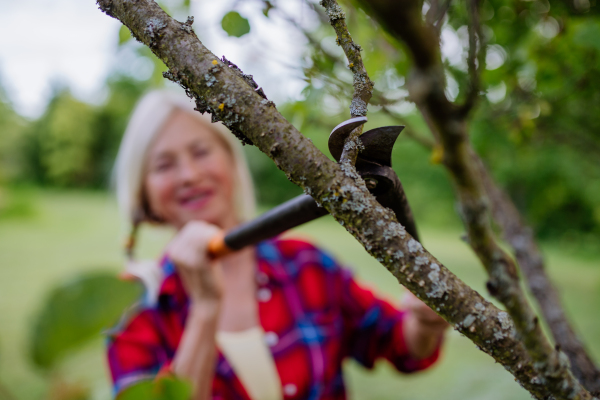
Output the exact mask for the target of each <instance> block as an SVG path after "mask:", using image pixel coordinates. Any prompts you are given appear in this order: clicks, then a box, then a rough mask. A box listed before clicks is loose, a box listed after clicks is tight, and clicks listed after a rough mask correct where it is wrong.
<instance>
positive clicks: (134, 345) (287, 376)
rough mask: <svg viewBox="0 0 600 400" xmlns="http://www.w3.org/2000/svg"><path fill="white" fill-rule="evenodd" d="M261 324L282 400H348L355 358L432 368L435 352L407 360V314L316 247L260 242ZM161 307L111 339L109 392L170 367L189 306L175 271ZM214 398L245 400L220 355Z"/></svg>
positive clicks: (168, 274) (168, 273) (169, 268)
mask: <svg viewBox="0 0 600 400" xmlns="http://www.w3.org/2000/svg"><path fill="white" fill-rule="evenodd" d="M256 254H257V259H258V260H257V261H258V263H257V264H258V268H257V273H256V281H257V287H258V290H257V300H258V312H259V319H260V324H261V326H262V328H263V330H264V331H265V340H266V342H267V344H268V345H269V346H270V349H271V352H272V355H273V359H274V361H275V365H276V368H277V371H278V373H279V376H280V378H281V382H282V385H283V393H284V396H285V398H286V399H328V400H329V399H331V400H333V399H345V398H346V393H345V389H344V382H343V379H342V361H343V360H344V359H345V358H346V357H352V358H354V359H355V360H357V361H358V362H359V363H361V364H362V365H364V366H365V367H367V368H371V367H372V366H373V364H374V362H375V360H377V359H378V358H385V359H387V360H388V361H389V362H391V363H392V364H393V365H394V366H395V367H396V368H397V369H398V370H399V371H402V372H413V371H418V370H421V369H424V368H426V367H428V366H430V365H431V364H432V363H433V362H434V361H435V360H436V359H437V357H438V354H439V348H438V349H437V350H436V351H435V352H434V354H433V355H432V356H430V357H428V358H426V359H423V360H416V359H414V358H412V357H411V356H410V355H409V354H408V351H407V349H406V344H405V342H404V337H403V334H402V321H403V317H404V315H405V313H404V312H403V311H399V310H398V309H396V308H394V307H393V306H392V305H390V304H389V303H387V302H386V301H383V300H381V299H378V298H377V297H375V296H374V295H373V293H372V292H371V291H370V290H367V289H365V288H363V287H361V286H360V285H359V284H357V283H356V282H355V280H354V279H353V278H352V276H351V274H350V272H349V271H347V270H346V269H343V268H341V267H340V266H339V265H338V264H337V263H336V262H335V261H334V260H333V259H332V258H331V257H329V256H328V255H326V254H325V253H323V252H322V251H321V250H319V249H317V248H315V247H314V246H312V245H310V244H308V243H306V242H302V241H298V240H275V241H266V242H263V243H261V244H259V245H258V246H257V247H256ZM162 268H163V271H164V274H165V279H164V281H163V283H162V287H161V290H160V294H159V298H158V302H157V304H156V305H153V306H152V307H145V308H143V309H142V310H141V311H140V312H139V313H138V314H136V315H135V316H134V317H133V318H130V319H129V320H128V321H127V322H126V323H124V324H123V326H122V327H120V328H118V329H117V330H116V331H114V332H113V333H111V334H110V336H109V346H108V361H109V365H110V370H111V373H112V378H113V381H114V388H115V392H116V393H118V392H119V391H120V390H122V389H123V388H125V387H127V386H130V385H131V384H133V383H135V382H137V381H139V380H143V379H152V378H154V377H155V376H156V374H157V373H158V372H159V370H161V368H165V367H166V366H168V365H169V363H170V362H171V360H172V359H173V357H174V355H175V352H176V350H177V346H178V344H179V340H180V338H181V335H182V333H183V330H184V327H185V321H186V315H187V307H188V299H187V297H186V294H185V292H184V289H183V286H182V284H181V281H180V279H179V277H178V275H177V273H176V272H175V269H174V266H173V265H172V263H171V262H170V261H169V260H168V259H165V260H163V263H162ZM212 396H213V399H228V400H229V399H231V400H234V399H236V400H237V399H244V400H249V397H248V394H247V393H246V391H245V389H244V387H243V386H242V384H241V382H240V380H239V379H238V378H237V377H236V375H235V373H234V372H233V370H232V368H231V366H230V365H229V363H228V362H227V360H226V359H225V358H224V357H223V355H222V354H219V356H218V360H217V365H216V369H215V377H214V380H213V389H212Z"/></svg>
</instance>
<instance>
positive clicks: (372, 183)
mask: <svg viewBox="0 0 600 400" xmlns="http://www.w3.org/2000/svg"><path fill="white" fill-rule="evenodd" d="M365 185H367V189H369V190H373V189H375V188H376V187H377V179H375V178H365Z"/></svg>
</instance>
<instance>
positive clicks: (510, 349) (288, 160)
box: [98, 0, 591, 399]
mask: <svg viewBox="0 0 600 400" xmlns="http://www.w3.org/2000/svg"><path fill="white" fill-rule="evenodd" d="M98 4H99V6H100V9H101V10H103V11H104V12H105V13H107V14H108V15H110V16H112V17H115V18H118V19H119V20H120V21H121V22H123V23H124V24H125V25H126V26H127V27H128V28H129V29H130V30H131V31H132V33H133V35H134V37H135V38H136V39H138V40H139V41H141V42H142V43H144V44H146V45H147V46H149V47H150V49H151V50H152V51H153V52H154V54H156V55H157V56H158V57H159V58H160V59H161V60H162V61H163V62H164V63H165V64H166V65H167V66H168V67H169V69H170V76H171V78H172V79H175V80H177V81H178V82H179V83H180V84H181V85H182V86H183V87H184V88H186V91H187V92H188V94H189V95H190V96H192V97H194V98H195V99H196V103H197V105H198V109H199V110H200V111H203V112H210V113H211V114H213V116H214V117H215V118H216V119H219V120H222V121H223V122H224V123H225V124H226V125H227V126H229V127H230V128H231V129H232V130H233V131H234V132H235V133H236V134H237V135H240V136H242V138H244V139H245V140H247V141H249V142H252V143H253V144H255V145H256V146H257V147H258V148H259V149H260V150H261V151H263V152H264V153H265V154H267V155H268V156H269V157H270V158H271V159H273V161H274V162H275V163H276V165H277V166H278V167H279V168H280V169H282V170H283V171H284V172H285V173H286V174H287V176H288V177H289V179H290V180H292V181H293V182H294V183H296V184H298V185H299V186H301V187H302V188H304V190H305V192H306V193H308V194H310V195H312V196H313V197H314V198H315V199H316V200H317V201H318V202H319V203H320V204H322V205H323V206H324V207H325V208H326V209H327V210H328V211H329V212H330V213H331V214H332V215H333V217H334V218H335V219H336V220H337V221H338V222H339V223H340V224H341V225H343V226H344V227H345V228H346V229H347V230H348V231H349V232H350V233H351V234H352V235H353V236H354V237H355V238H356V239H357V240H358V241H359V242H360V243H361V244H362V245H363V246H364V247H365V249H366V250H367V251H368V252H369V253H370V254H371V255H372V256H373V257H375V258H376V259H377V260H378V261H380V262H381V264H382V265H384V266H385V267H386V268H387V269H388V270H389V271H390V272H391V273H392V274H393V275H394V276H395V277H396V278H397V279H398V281H399V282H400V283H401V284H403V285H404V286H405V287H407V288H408V289H409V290H410V291H411V292H413V293H414V294H415V295H417V296H418V297H419V298H421V299H422V300H423V301H424V302H425V303H426V304H427V305H429V306H430V307H431V308H432V309H434V310H435V311H436V312H437V313H438V314H439V315H441V316H442V317H443V318H444V319H445V320H446V321H448V322H449V323H451V324H452V325H453V326H454V327H455V329H457V330H459V331H460V332H461V333H463V334H464V335H465V336H467V337H468V338H469V339H471V340H472V341H473V342H474V343H475V344H476V345H477V346H478V347H479V348H480V349H481V350H483V351H484V352H486V353H488V354H490V355H491V356H492V357H494V359H495V360H496V361H498V362H499V363H501V364H502V365H503V366H504V367H505V368H506V369H507V370H508V371H510V372H511V373H512V374H513V375H514V376H515V378H516V379H517V380H518V382H519V383H520V384H521V385H522V386H523V387H525V388H526V389H527V390H528V391H529V392H531V393H532V394H533V395H534V396H535V397H536V398H538V399H549V398H550V396H551V395H553V394H554V395H555V397H557V398H573V399H582V398H591V396H589V395H588V394H586V392H581V391H574V389H573V386H572V385H571V384H570V383H571V382H567V385H566V386H565V388H566V389H565V388H563V389H561V390H559V389H556V390H555V386H554V381H553V379H548V377H547V376H544V375H540V374H539V370H540V366H538V365H536V366H535V367H534V362H533V361H532V360H531V358H530V357H529V356H528V354H527V351H526V350H525V348H524V346H523V343H522V342H521V341H520V340H518V339H517V338H516V332H515V330H514V325H513V322H512V321H511V318H510V317H509V315H508V314H507V313H506V312H503V311H501V310H499V309H498V308H497V307H495V306H494V305H492V304H490V303H489V302H487V301H486V300H485V299H484V298H483V297H482V296H481V295H479V294H478V293H477V292H475V291H474V290H473V289H471V288H470V287H469V286H467V285H466V284H465V283H464V282H462V281H461V280H460V279H458V278H457V277H456V276H455V275H454V274H453V273H452V272H450V271H449V270H448V269H447V268H445V267H444V266H443V265H442V264H441V263H440V262H439V261H438V260H437V259H436V258H435V257H434V256H433V255H431V254H430V253H429V252H428V251H427V250H425V249H424V248H423V247H422V246H421V244H420V243H419V242H417V241H416V240H414V239H413V238H411V237H410V235H408V234H407V233H406V232H405V230H404V228H403V227H402V226H401V225H400V224H398V223H397V221H396V220H395V217H394V214H393V212H391V211H390V210H389V209H386V208H383V207H382V206H381V205H379V203H377V201H376V200H375V198H374V197H373V196H371V195H370V193H369V192H368V190H367V189H366V187H365V185H364V181H363V180H362V179H361V178H360V177H359V176H358V174H357V173H356V171H355V170H354V168H353V167H351V166H347V165H340V164H336V163H333V162H332V161H330V160H329V159H328V158H327V157H326V156H325V155H324V154H323V153H321V152H320V151H319V150H318V149H317V148H316V147H315V146H314V145H313V144H312V142H311V141H310V140H308V139H307V138H305V137H304V136H303V135H302V134H301V133H300V132H298V131H297V130H296V129H295V128H294V127H293V126H292V125H291V124H290V123H289V122H287V121H286V120H285V119H284V118H283V116H281V114H279V112H277V110H276V109H275V107H274V105H273V104H272V103H271V102H269V101H268V100H266V99H264V98H263V97H261V96H260V95H259V94H258V93H257V92H256V91H255V88H254V86H253V85H251V84H249V82H248V81H247V80H246V79H244V77H243V76H242V75H241V74H240V72H238V71H237V70H236V69H235V68H232V67H230V66H229V64H226V63H224V62H222V61H220V60H219V59H218V58H217V57H216V56H215V55H213V54H212V53H211V52H210V51H209V50H208V49H206V48H205V47H204V46H203V45H202V43H201V42H200V41H199V40H198V38H197V37H196V36H195V34H194V33H193V31H192V30H191V29H189V25H186V24H184V23H180V22H177V21H175V20H174V19H172V18H170V17H169V16H168V15H167V14H166V13H165V12H164V11H163V10H162V9H161V8H160V7H159V6H158V5H157V4H156V3H155V2H154V1H152V0H98ZM427 59H428V56H427V55H424V56H423V57H422V59H421V61H420V62H421V63H422V62H424V61H427ZM521 329H522V327H521ZM561 365H562V364H561ZM561 382H563V381H561ZM564 390H568V391H569V394H568V396H564V397H563V396H562V393H563V392H564ZM558 394H561V395H558Z"/></svg>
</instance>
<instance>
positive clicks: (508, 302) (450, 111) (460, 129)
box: [361, 0, 591, 400]
mask: <svg viewBox="0 0 600 400" xmlns="http://www.w3.org/2000/svg"><path fill="white" fill-rule="evenodd" d="M361 3H362V4H363V6H364V7H365V8H366V9H367V10H371V16H373V17H374V18H375V19H377V20H378V21H379V22H380V23H381V24H382V25H383V27H384V28H385V29H386V30H387V31H388V32H389V33H391V34H392V35H393V36H394V37H395V38H397V39H398V40H401V41H403V42H404V43H405V44H406V45H407V47H408V49H409V50H410V52H411V53H412V56H413V59H414V61H415V68H414V70H413V72H412V74H411V76H410V81H409V92H410V93H411V98H412V99H413V100H414V101H415V103H416V104H417V106H418V107H419V109H420V110H421V111H422V113H423V114H424V117H425V119H426V120H429V124H430V127H431V128H432V132H433V133H434V134H435V135H436V136H437V138H438V141H439V143H440V144H441V145H442V147H443V153H444V156H443V162H444V165H445V166H446V167H447V169H448V170H449V172H450V174H451V175H452V177H453V181H454V186H455V188H456V192H457V195H458V199H459V204H460V213H461V217H462V219H463V222H464V224H465V226H466V228H467V235H468V240H469V244H470V245H471V247H472V248H473V250H474V251H475V253H476V255H477V256H478V258H479V259H480V261H481V263H482V264H483V266H484V267H485V268H486V270H487V272H488V275H489V277H490V279H489V281H488V282H487V287H488V290H489V291H490V293H491V294H492V295H493V296H494V297H496V298H497V299H498V300H500V301H501V302H502V304H504V306H505V307H506V309H507V311H508V312H509V314H510V315H511V317H512V318H513V321H514V322H515V326H516V329H517V332H518V333H519V336H520V337H521V339H522V340H523V343H524V345H525V347H526V349H527V351H528V353H529V355H530V356H531V358H532V359H533V361H534V366H535V368H536V371H537V372H538V373H539V374H540V376H539V377H538V379H539V380H540V381H542V382H543V384H544V385H545V387H546V388H547V389H548V390H549V392H550V393H551V394H552V395H553V396H554V397H556V398H558V399H565V400H566V399H574V398H577V399H590V398H591V395H590V393H589V392H587V391H586V390H585V389H584V388H583V387H582V386H581V384H580V383H579V382H578V381H577V379H575V377H574V376H573V374H572V373H571V371H570V369H569V366H568V363H567V362H565V360H564V355H563V356H562V357H561V355H562V353H560V351H556V350H555V349H554V348H553V346H552V345H551V344H550V343H549V341H548V340H547V338H546V336H545V335H544V333H543V331H542V329H541V326H540V324H539V323H538V318H537V316H536V315H535V313H534V311H533V309H532V308H531V306H530V305H529V302H528V301H527V298H526V296H525V293H524V292H523V291H522V290H521V287H520V284H519V278H518V273H517V268H516V265H515V263H514V261H513V260H512V258H511V257H510V256H509V255H508V254H507V253H506V252H505V251H504V250H502V248H501V247H500V246H499V244H498V243H497V241H496V240H495V238H494V234H493V231H492V228H491V225H490V221H489V217H488V204H487V199H486V196H485V191H484V189H483V186H482V184H481V181H480V177H479V175H478V173H477V169H476V167H475V165H474V164H473V162H472V160H471V156H470V155H471V147H470V144H469V142H468V133H467V124H466V119H465V114H464V113H462V112H460V111H461V110H460V109H459V108H457V107H456V106H455V105H454V104H452V103H451V102H450V101H448V99H447V98H446V97H445V95H444V89H445V85H444V79H443V77H444V68H443V64H442V62H441V57H440V47H439V42H438V41H436V40H424V38H428V37H432V36H435V32H434V31H433V30H432V29H431V28H430V27H429V26H427V25H426V24H425V23H423V21H422V18H421V15H420V14H417V13H416V10H418V5H419V4H420V2H419V1H413V0H405V1H397V0H370V1H367V0H362V1H361Z"/></svg>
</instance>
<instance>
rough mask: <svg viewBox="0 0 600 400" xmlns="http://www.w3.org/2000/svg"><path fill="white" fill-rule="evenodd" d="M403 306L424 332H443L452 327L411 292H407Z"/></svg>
mask: <svg viewBox="0 0 600 400" xmlns="http://www.w3.org/2000/svg"><path fill="white" fill-rule="evenodd" d="M402 306H403V308H404V309H406V310H407V311H409V312H410V314H411V315H412V316H413V317H414V318H415V320H416V321H417V322H418V323H419V325H420V326H421V329H422V330H430V331H433V332H442V331H444V330H446V328H447V327H449V326H450V325H449V324H448V323H447V322H446V321H444V319H443V318H442V317H440V316H439V315H437V314H436V313H435V312H434V311H433V310H432V309H431V308H429V306H428V305H427V304H425V303H423V302H422V301H421V300H419V299H418V298H417V296H415V295H414V294H412V293H411V292H406V294H405V295H404V297H403V298H402Z"/></svg>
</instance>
